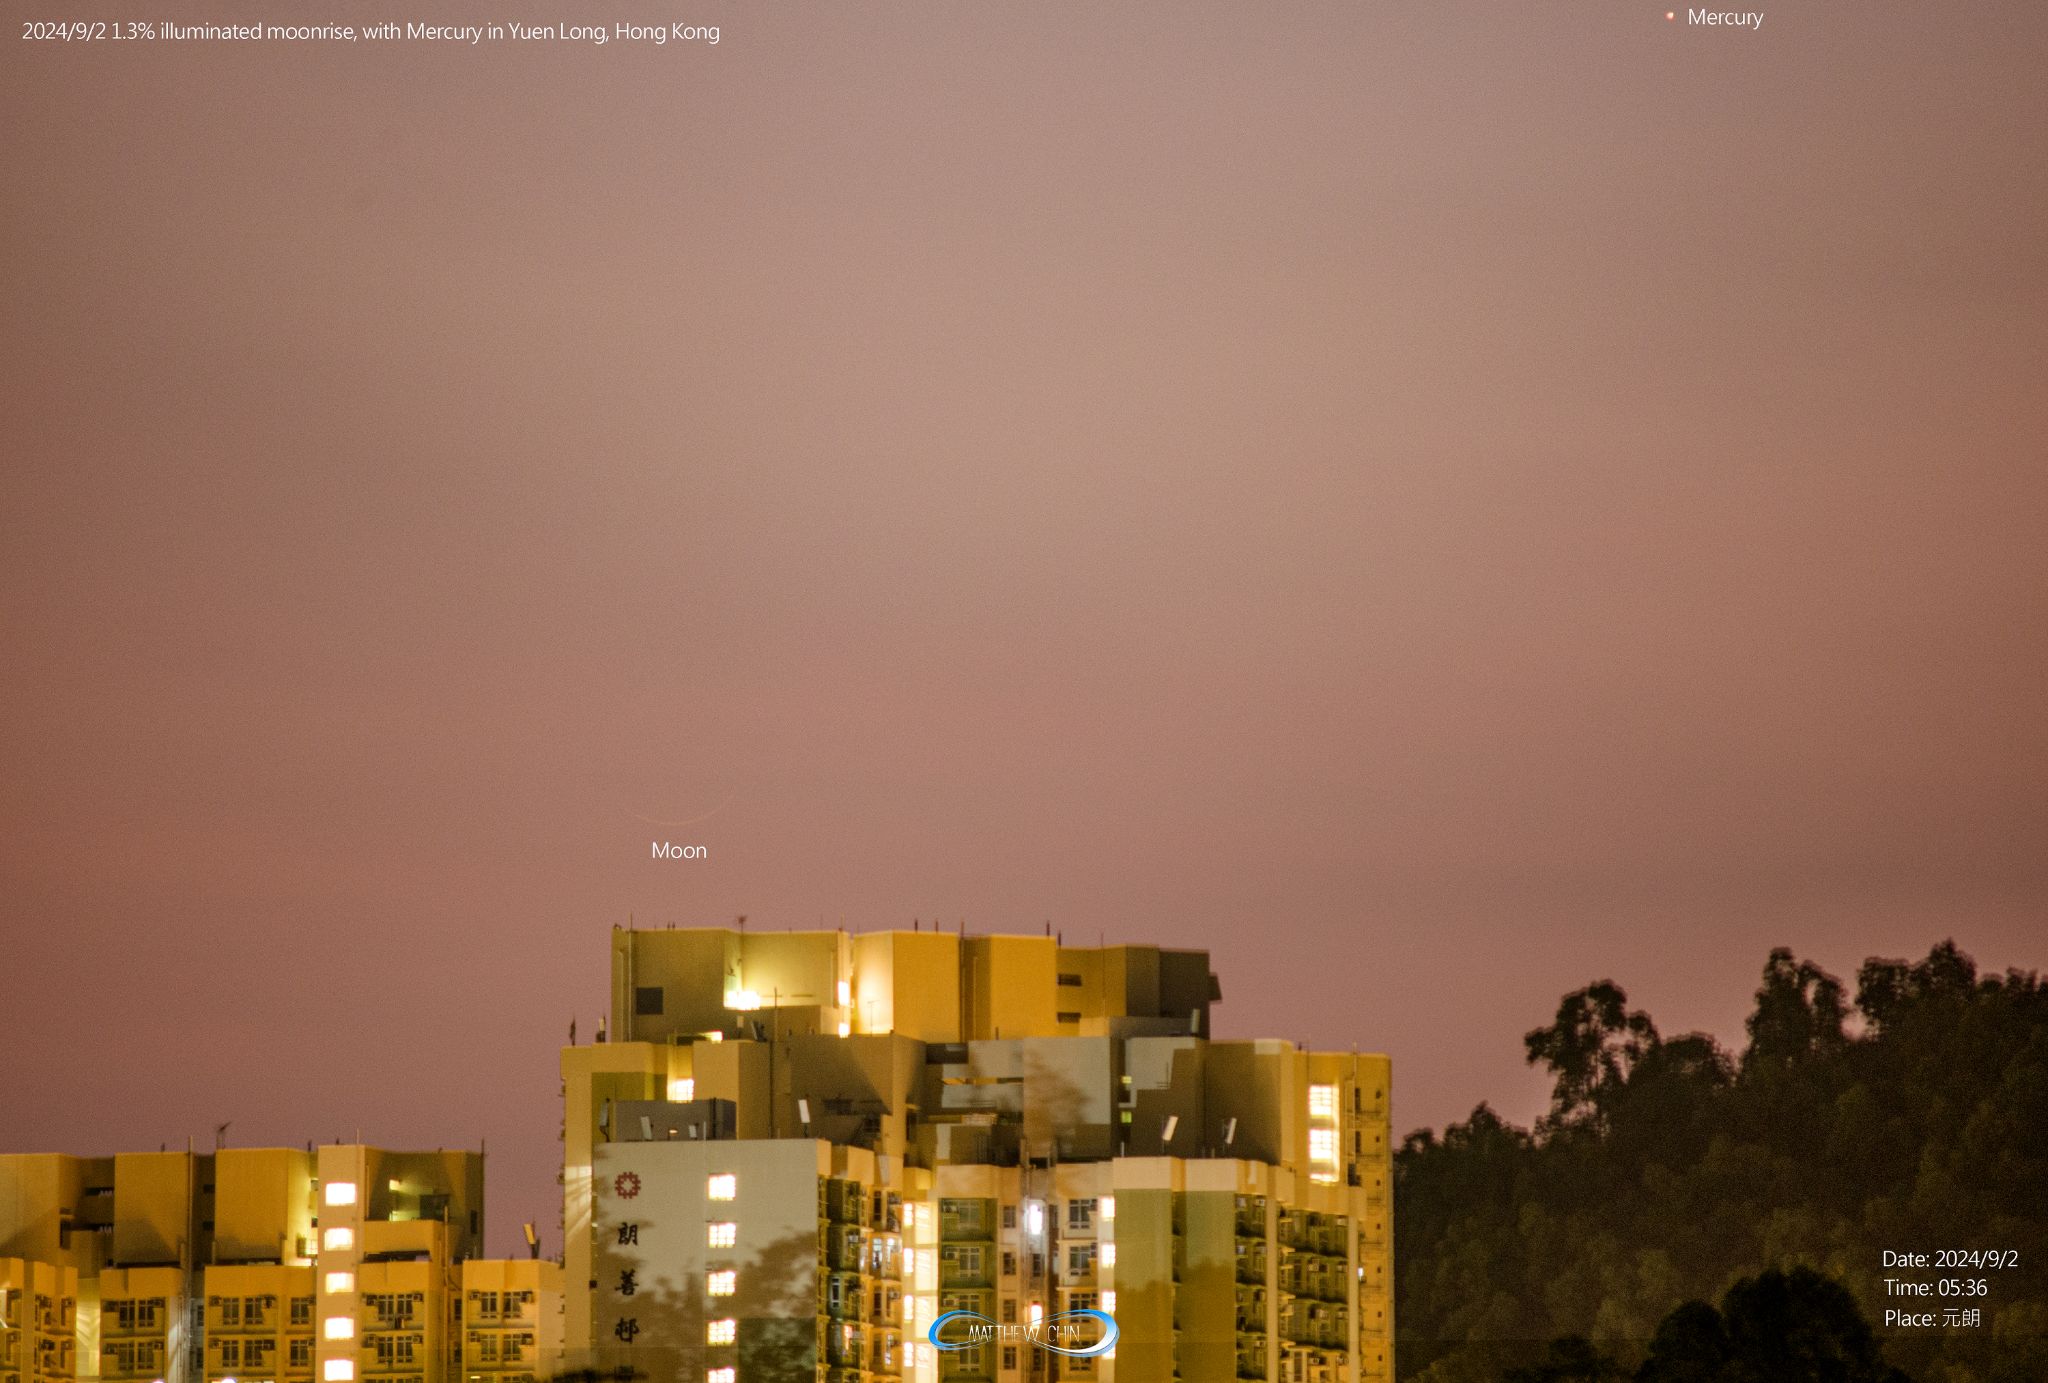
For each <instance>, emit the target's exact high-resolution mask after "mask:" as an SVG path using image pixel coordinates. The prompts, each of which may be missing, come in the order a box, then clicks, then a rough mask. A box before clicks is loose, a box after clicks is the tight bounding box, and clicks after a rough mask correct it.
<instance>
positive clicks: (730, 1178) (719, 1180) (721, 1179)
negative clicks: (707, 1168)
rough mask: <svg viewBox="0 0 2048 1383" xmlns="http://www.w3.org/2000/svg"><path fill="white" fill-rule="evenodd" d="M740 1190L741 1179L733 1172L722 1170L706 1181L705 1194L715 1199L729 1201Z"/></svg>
mask: <svg viewBox="0 0 2048 1383" xmlns="http://www.w3.org/2000/svg"><path fill="white" fill-rule="evenodd" d="M739 1191H740V1179H739V1178H738V1177H736V1176H734V1175H733V1174H732V1173H731V1172H720V1173H718V1174H717V1175H716V1176H714V1177H712V1178H711V1179H710V1180H708V1181H706V1182H705V1183H704V1194H705V1195H706V1196H707V1197H709V1198H710V1199H712V1200H715V1201H729V1200H731V1199H732V1198H733V1197H734V1196H736V1195H738V1194H739Z"/></svg>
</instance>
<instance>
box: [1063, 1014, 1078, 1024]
mask: <svg viewBox="0 0 2048 1383" xmlns="http://www.w3.org/2000/svg"><path fill="white" fill-rule="evenodd" d="M1060 1021H1061V1022H1062V1023H1078V1022H1080V1021H1081V1015H1080V1014H1078V1013H1062V1014H1061V1015H1060Z"/></svg>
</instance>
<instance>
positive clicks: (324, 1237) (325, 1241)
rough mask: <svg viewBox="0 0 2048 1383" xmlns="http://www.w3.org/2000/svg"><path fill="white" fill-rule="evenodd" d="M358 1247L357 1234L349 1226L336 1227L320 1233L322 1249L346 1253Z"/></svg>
mask: <svg viewBox="0 0 2048 1383" xmlns="http://www.w3.org/2000/svg"><path fill="white" fill-rule="evenodd" d="M355 1246H356V1232H355V1231H354V1230H352V1229H350V1228H349V1227H348V1226H347V1225H336V1226H334V1228H332V1229H323V1230H321V1231H320V1247H321V1248H323V1249H330V1250H333V1251H336V1252H346V1251H347V1250H349V1249H352V1248H354V1247H355Z"/></svg>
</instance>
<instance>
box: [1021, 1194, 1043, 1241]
mask: <svg viewBox="0 0 2048 1383" xmlns="http://www.w3.org/2000/svg"><path fill="white" fill-rule="evenodd" d="M1024 1228H1025V1229H1026V1230H1028V1231H1030V1232H1031V1233H1033V1234H1043V1233H1045V1207H1044V1206H1042V1205H1040V1204H1039V1203H1038V1202H1037V1201H1032V1202H1030V1203H1029V1204H1027V1205H1026V1206H1025V1207H1024Z"/></svg>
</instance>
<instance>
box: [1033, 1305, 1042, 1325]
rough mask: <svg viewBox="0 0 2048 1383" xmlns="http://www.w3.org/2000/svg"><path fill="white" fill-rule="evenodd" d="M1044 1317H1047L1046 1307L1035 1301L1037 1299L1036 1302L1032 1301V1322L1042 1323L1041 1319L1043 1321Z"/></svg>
mask: <svg viewBox="0 0 2048 1383" xmlns="http://www.w3.org/2000/svg"><path fill="white" fill-rule="evenodd" d="M1044 1319H1045V1307H1043V1306H1042V1305H1040V1304H1039V1303H1038V1302H1035V1301H1034V1302H1032V1303H1031V1323H1032V1324H1033V1325H1037V1324H1039V1323H1040V1322H1041V1321H1043V1320H1044Z"/></svg>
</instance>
